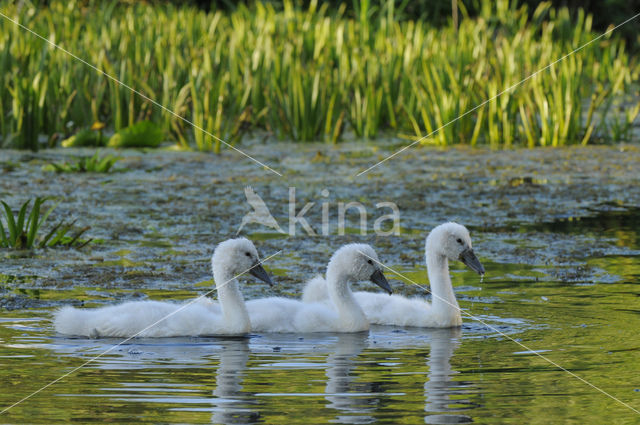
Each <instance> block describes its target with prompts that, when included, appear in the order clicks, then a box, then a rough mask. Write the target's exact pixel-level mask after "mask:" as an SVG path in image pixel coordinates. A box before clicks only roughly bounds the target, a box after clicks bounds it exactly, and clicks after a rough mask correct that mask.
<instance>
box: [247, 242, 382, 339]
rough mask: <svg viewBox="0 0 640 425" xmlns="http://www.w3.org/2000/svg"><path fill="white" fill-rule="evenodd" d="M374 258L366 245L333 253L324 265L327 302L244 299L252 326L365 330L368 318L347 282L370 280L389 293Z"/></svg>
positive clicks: (270, 329)
mask: <svg viewBox="0 0 640 425" xmlns="http://www.w3.org/2000/svg"><path fill="white" fill-rule="evenodd" d="M377 260H378V256H377V255H376V253H375V251H374V250H373V249H372V248H371V247H370V246H369V245H366V244H350V245H345V246H343V247H342V248H340V249H338V250H337V251H336V252H335V253H334V254H333V256H332V257H331V260H330V261H329V264H328V266H327V283H326V285H325V286H326V288H327V291H326V292H327V297H328V299H329V301H328V302H318V303H303V302H302V301H300V300H294V299H290V298H282V297H271V298H263V299H257V300H251V301H247V309H248V310H249V316H250V317H251V330H252V331H253V332H281V333H288V332H292V333H299V332H301V333H305V332H361V331H366V330H368V329H369V321H368V320H367V318H366V316H365V314H364V312H363V311H362V308H361V307H360V306H359V305H358V303H357V302H356V300H355V298H354V297H353V293H352V292H351V289H350V287H349V283H350V282H357V281H363V280H371V281H372V282H374V283H375V284H377V285H378V286H380V287H381V288H383V289H384V290H385V291H387V292H388V293H389V294H391V288H390V287H389V283H388V282H387V279H386V278H385V277H384V275H383V274H382V270H381V269H380V266H379V265H378V263H377ZM386 298H387V299H388V295H387V296H386Z"/></svg>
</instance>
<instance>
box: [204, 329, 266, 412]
mask: <svg viewBox="0 0 640 425" xmlns="http://www.w3.org/2000/svg"><path fill="white" fill-rule="evenodd" d="M222 345H223V349H222V351H221V352H220V364H219V366H218V370H217V371H216V389H215V390H213V395H214V399H213V401H212V404H213V405H214V408H213V414H212V415H211V422H212V423H216V424H251V423H256V422H258V421H259V418H260V414H259V413H257V412H254V411H252V410H251V409H250V408H248V400H247V393H243V391H242V380H243V379H244V376H245V370H246V368H247V362H248V361H249V354H250V351H249V340H248V338H237V339H229V340H226V341H224V342H222Z"/></svg>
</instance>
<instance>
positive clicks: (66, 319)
mask: <svg viewBox="0 0 640 425" xmlns="http://www.w3.org/2000/svg"><path fill="white" fill-rule="evenodd" d="M211 266H212V270H213V278H214V280H215V282H216V288H217V292H218V299H219V301H220V302H219V304H218V303H212V302H210V301H209V300H208V299H205V298H200V299H198V300H197V301H195V302H192V303H190V304H188V305H185V304H184V303H182V304H178V303H171V302H161V301H133V302H126V303H124V304H120V305H115V306H109V307H102V308H97V309H77V308H73V307H64V308H62V309H61V310H59V311H58V312H57V313H56V314H55V319H54V324H55V329H56V331H58V332H59V333H62V334H67V335H79V336H89V337H131V336H140V337H173V336H197V335H240V334H245V333H247V332H249V331H250V330H251V322H250V321H249V315H248V313H247V309H246V306H245V304H244V300H243V298H242V294H241V293H240V289H239V287H238V280H237V276H238V275H240V274H242V273H244V272H247V271H248V272H249V273H251V274H252V275H253V276H255V277H257V278H258V279H260V280H262V281H264V282H266V283H268V284H269V285H272V283H271V279H270V278H269V276H268V275H267V272H266V271H265V270H264V269H263V268H262V265H261V264H260V259H259V257H258V251H257V250H256V248H255V246H254V245H253V243H252V242H251V241H249V240H248V239H245V238H238V239H230V240H227V241H224V242H222V243H220V244H219V245H218V246H217V247H216V249H215V251H214V253H213V256H212V258H211Z"/></svg>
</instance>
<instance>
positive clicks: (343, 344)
mask: <svg viewBox="0 0 640 425" xmlns="http://www.w3.org/2000/svg"><path fill="white" fill-rule="evenodd" d="M368 337H369V333H368V332H359V333H354V334H340V335H338V342H337V344H336V347H335V351H334V352H333V353H331V354H329V355H328V356H327V365H328V366H329V367H328V368H327V385H326V387H325V393H326V394H327V396H326V397H325V399H326V400H327V401H328V403H327V407H329V408H331V409H336V410H338V411H339V412H340V413H345V414H346V415H338V416H336V418H335V420H334V421H333V422H338V423H347V424H366V423H371V422H373V421H374V420H375V419H374V418H373V417H372V416H368V415H366V413H367V412H373V411H374V410H375V409H374V408H373V407H371V405H372V404H373V402H374V401H375V399H373V400H372V399H371V398H369V397H357V396H356V394H358V393H360V394H362V393H368V394H370V393H372V392H374V391H372V388H371V387H372V384H367V383H361V384H360V387H359V388H356V384H355V383H354V379H353V376H352V374H351V371H352V369H353V368H354V366H355V363H356V358H357V357H358V356H359V355H360V353H362V351H363V350H364V349H365V348H366V347H367V343H368V341H367V340H368ZM362 385H366V386H368V388H362ZM353 392H356V394H353ZM354 413H356V414H357V415H354Z"/></svg>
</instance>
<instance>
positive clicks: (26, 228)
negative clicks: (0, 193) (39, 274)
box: [0, 197, 91, 250]
mask: <svg viewBox="0 0 640 425" xmlns="http://www.w3.org/2000/svg"><path fill="white" fill-rule="evenodd" d="M47 199H48V198H46V197H45V198H41V197H37V198H35V199H34V200H33V206H32V208H31V210H30V211H29V212H27V210H28V208H29V204H30V203H31V200H30V199H29V200H27V201H26V202H24V203H23V204H22V206H21V207H20V210H19V211H18V213H17V214H14V212H13V211H12V209H11V207H10V206H9V205H8V204H7V203H6V202H4V201H0V203H1V204H2V213H1V214H0V248H11V249H17V250H20V249H33V248H45V247H56V246H65V247H74V248H82V247H83V246H85V245H86V244H88V243H89V242H91V239H88V240H81V239H80V236H82V235H83V234H84V233H85V232H86V231H87V230H89V227H83V228H81V229H77V230H74V224H75V220H74V221H71V222H66V221H64V220H62V221H60V222H58V224H55V225H54V226H53V227H51V228H50V229H49V231H48V232H47V233H46V234H41V233H42V232H41V230H42V228H43V225H44V224H45V222H46V221H47V219H48V218H49V215H50V214H51V213H52V212H53V210H54V209H55V208H56V207H57V206H58V204H54V205H52V206H51V207H49V209H48V210H46V212H45V213H44V214H41V207H42V204H43V203H44V202H45V201H46V200H47ZM5 226H6V227H5Z"/></svg>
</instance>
